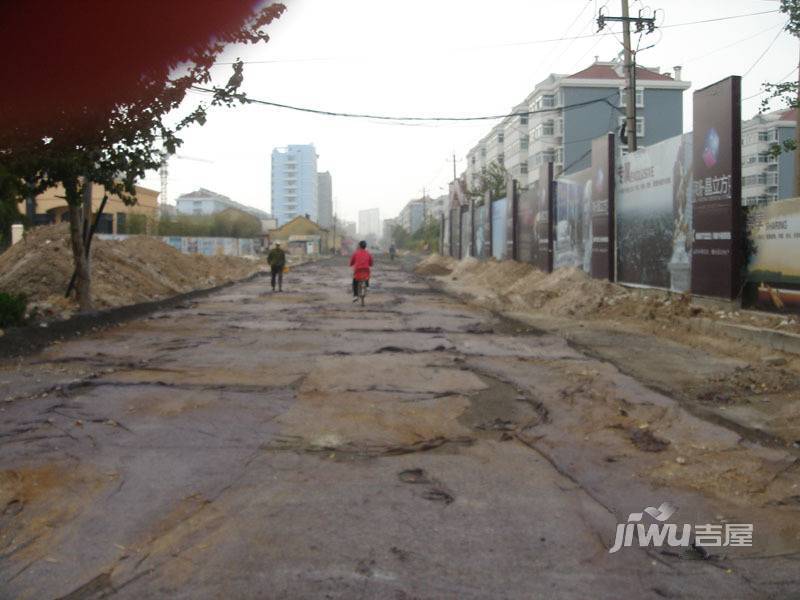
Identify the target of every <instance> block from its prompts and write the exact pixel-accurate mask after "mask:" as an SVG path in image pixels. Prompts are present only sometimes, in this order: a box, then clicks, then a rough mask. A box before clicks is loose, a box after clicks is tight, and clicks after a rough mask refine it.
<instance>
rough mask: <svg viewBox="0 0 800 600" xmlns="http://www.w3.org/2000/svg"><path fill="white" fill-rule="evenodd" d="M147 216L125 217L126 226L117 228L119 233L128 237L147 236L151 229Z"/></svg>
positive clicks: (131, 215) (129, 215) (130, 215)
mask: <svg viewBox="0 0 800 600" xmlns="http://www.w3.org/2000/svg"><path fill="white" fill-rule="evenodd" d="M148 225H149V219H148V218H147V215H135V214H128V215H126V216H125V224H124V225H120V226H118V227H117V233H124V234H128V235H145V234H146V233H147V232H148V230H149V229H150V227H148Z"/></svg>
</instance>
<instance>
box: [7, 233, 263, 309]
mask: <svg viewBox="0 0 800 600" xmlns="http://www.w3.org/2000/svg"><path fill="white" fill-rule="evenodd" d="M260 267H261V265H260V264H259V263H258V262H256V261H253V260H249V259H246V258H240V257H232V256H201V255H188V254H182V253H181V252H179V251H178V250H175V249H174V248H173V247H171V246H169V245H168V244H165V243H164V242H162V241H161V240H160V239H158V238H152V237H147V236H136V237H133V238H129V239H127V240H125V241H121V242H118V241H104V240H100V239H95V240H93V242H92V292H93V298H94V301H95V305H96V306H97V307H98V308H107V307H111V306H122V305H125V304H134V303H137V302H145V301H149V300H156V299H159V298H165V297H169V296H174V295H175V294H180V293H184V292H188V291H191V290H195V289H201V288H208V287H213V286H216V285H220V284H222V283H225V282H228V281H234V280H237V279H243V278H244V277H247V276H248V275H251V274H252V273H254V272H256V271H257V270H258V269H259V268H260ZM72 270H73V266H72V250H71V248H70V243H69V230H68V227H67V225H66V224H60V225H50V226H46V227H37V228H35V229H32V230H31V231H29V232H28V233H27V234H26V236H25V238H24V239H23V241H21V242H20V243H18V244H16V245H15V246H12V247H11V248H9V249H8V250H7V251H6V252H5V253H3V254H2V255H0V291H4V292H13V293H24V294H26V295H27V296H28V298H29V299H30V301H31V302H32V303H33V305H34V306H38V308H39V309H40V310H41V311H42V312H44V313H45V315H47V313H48V312H49V313H52V314H58V313H64V312H68V311H70V310H73V309H74V308H75V307H74V305H73V304H72V302H71V301H66V300H65V299H64V298H63V295H64V291H65V290H66V288H67V284H68V283H69V279H70V277H71V276H72Z"/></svg>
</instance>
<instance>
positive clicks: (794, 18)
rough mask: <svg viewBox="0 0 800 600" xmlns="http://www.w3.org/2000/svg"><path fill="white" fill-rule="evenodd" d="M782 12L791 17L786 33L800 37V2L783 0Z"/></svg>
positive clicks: (799, 0)
mask: <svg viewBox="0 0 800 600" xmlns="http://www.w3.org/2000/svg"><path fill="white" fill-rule="evenodd" d="M780 10H781V12H782V13H783V14H785V15H788V16H789V22H788V23H787V24H786V31H788V32H789V33H791V34H792V35H796V36H800V0H781V9H780Z"/></svg>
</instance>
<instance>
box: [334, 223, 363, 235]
mask: <svg viewBox="0 0 800 600" xmlns="http://www.w3.org/2000/svg"><path fill="white" fill-rule="evenodd" d="M336 229H337V230H341V232H342V235H343V236H345V237H349V238H351V239H353V238H355V237H356V236H357V235H358V232H357V230H356V229H357V227H356V222H355V221H343V220H341V219H336Z"/></svg>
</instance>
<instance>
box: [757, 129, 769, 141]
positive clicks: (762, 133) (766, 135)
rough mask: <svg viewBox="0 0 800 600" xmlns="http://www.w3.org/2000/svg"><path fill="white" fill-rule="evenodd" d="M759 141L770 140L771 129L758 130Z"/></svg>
mask: <svg viewBox="0 0 800 600" xmlns="http://www.w3.org/2000/svg"><path fill="white" fill-rule="evenodd" d="M758 141H759V142H768V141H769V131H759V132H758Z"/></svg>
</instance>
